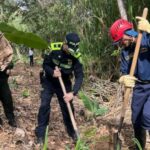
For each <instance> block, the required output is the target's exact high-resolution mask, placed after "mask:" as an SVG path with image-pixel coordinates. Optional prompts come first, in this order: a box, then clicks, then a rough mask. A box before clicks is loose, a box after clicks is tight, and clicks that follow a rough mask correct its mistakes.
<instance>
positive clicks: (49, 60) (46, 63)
mask: <svg viewBox="0 0 150 150" xmlns="http://www.w3.org/2000/svg"><path fill="white" fill-rule="evenodd" d="M51 63H52V53H50V54H49V55H45V58H44V62H43V69H44V71H45V72H46V74H47V75H48V76H53V74H54V70H53V69H52V68H51V67H50V66H51Z"/></svg>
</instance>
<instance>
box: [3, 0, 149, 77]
mask: <svg viewBox="0 0 150 150" xmlns="http://www.w3.org/2000/svg"><path fill="white" fill-rule="evenodd" d="M124 3H125V8H126V11H127V14H128V19H129V20H130V21H133V22H134V24H135V25H136V20H135V16H137V15H141V14H142V10H143V8H144V7H145V6H146V7H148V8H149V6H150V3H149V0H124ZM0 4H1V5H0V20H1V22H5V23H8V24H9V25H11V26H14V27H15V28H17V29H18V30H20V31H25V32H32V33H35V34H37V35H39V36H40V37H42V38H43V39H45V40H46V41H48V42H50V41H51V42H53V41H63V40H64V37H65V34H66V33H67V32H72V31H75V32H77V33H79V35H80V37H81V45H80V49H81V51H82V53H83V62H84V66H85V71H86V72H88V73H91V74H94V75H98V76H99V77H101V78H105V79H115V78H116V77H117V75H118V72H119V71H118V56H117V52H116V51H115V52H114V51H113V50H114V48H113V47H112V45H111V41H110V37H109V27H110V25H111V24H112V23H113V21H114V20H116V19H117V18H119V17H120V14H119V11H118V6H117V0H92V1H91V0H1V1H0ZM149 18H150V16H149ZM15 47H16V45H15ZM21 47H23V48H22V49H25V47H24V46H22V45H21ZM25 50H26V49H25ZM88 70H89V71H88Z"/></svg>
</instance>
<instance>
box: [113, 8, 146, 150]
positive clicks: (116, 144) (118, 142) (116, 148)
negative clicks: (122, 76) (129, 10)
mask: <svg viewBox="0 0 150 150" xmlns="http://www.w3.org/2000/svg"><path fill="white" fill-rule="evenodd" d="M147 13H148V8H144V10H143V15H142V17H143V18H146V17H147ZM141 40H142V32H141V31H139V34H138V37H137V42H136V46H135V51H134V55H133V60H132V65H131V69H130V73H129V75H130V76H134V72H135V67H136V64H137V59H138V55H139V50H140V45H141ZM130 92H131V88H126V90H125V94H124V100H123V104H122V109H121V118H120V123H119V127H118V131H117V132H115V133H114V135H113V139H114V150H121V139H120V138H119V134H120V132H121V129H122V126H123V121H124V117H125V113H126V108H127V105H128V100H129V95H130Z"/></svg>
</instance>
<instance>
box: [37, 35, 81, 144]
mask: <svg viewBox="0 0 150 150" xmlns="http://www.w3.org/2000/svg"><path fill="white" fill-rule="evenodd" d="M79 42H80V38H79V36H78V35H77V34H76V33H69V34H67V35H66V40H65V43H64V44H63V45H62V48H61V49H60V50H54V51H52V52H51V53H50V54H49V55H48V56H46V57H45V59H44V63H43V69H44V71H45V78H44V80H43V83H42V87H43V90H42V92H41V105H40V108H39V113H38V126H37V127H36V130H35V133H36V136H37V140H38V143H43V142H44V136H45V130H46V127H47V125H48V124H49V116H50V109H51V108H50V102H51V99H52V96H53V94H54V93H56V95H57V97H58V101H59V105H60V108H61V111H62V115H63V120H64V124H65V126H66V129H67V133H68V135H69V136H70V137H71V138H72V139H73V140H74V141H75V140H76V139H77V137H76V135H75V131H74V129H73V125H72V123H71V119H70V116H69V112H68V109H67V105H66V102H69V103H70V105H71V108H72V111H73V112H74V107H73V103H72V100H73V97H74V96H76V95H77V93H78V91H79V89H80V87H81V84H82V82H83V68H82V64H81V62H80V60H81V54H80V53H79ZM56 66H58V67H59V69H58V68H57V67H56ZM73 73H74V76H75V83H74V86H73V88H72V83H71V78H72V76H73ZM60 76H61V77H62V79H63V81H64V84H65V87H66V90H67V94H66V95H63V91H62V89H61V86H60V83H59V80H58V77H60Z"/></svg>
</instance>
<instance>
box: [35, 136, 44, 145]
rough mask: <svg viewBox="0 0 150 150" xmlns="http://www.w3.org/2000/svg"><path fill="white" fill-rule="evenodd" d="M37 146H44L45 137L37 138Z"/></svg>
mask: <svg viewBox="0 0 150 150" xmlns="http://www.w3.org/2000/svg"><path fill="white" fill-rule="evenodd" d="M36 143H37V144H40V145H41V146H42V145H44V138H43V137H37V141H36Z"/></svg>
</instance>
